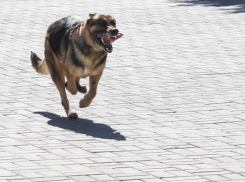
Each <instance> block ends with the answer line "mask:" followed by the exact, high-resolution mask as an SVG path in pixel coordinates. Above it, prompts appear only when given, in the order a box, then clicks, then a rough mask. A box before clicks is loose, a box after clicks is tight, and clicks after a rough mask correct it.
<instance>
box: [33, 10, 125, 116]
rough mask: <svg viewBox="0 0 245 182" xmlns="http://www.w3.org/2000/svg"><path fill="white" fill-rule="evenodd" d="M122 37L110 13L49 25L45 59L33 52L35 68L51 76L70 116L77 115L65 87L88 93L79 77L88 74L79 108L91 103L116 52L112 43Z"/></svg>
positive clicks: (70, 17)
mask: <svg viewBox="0 0 245 182" xmlns="http://www.w3.org/2000/svg"><path fill="white" fill-rule="evenodd" d="M122 36H123V34H121V33H119V30H118V29H117V28H116V20H115V19H114V18H113V17H112V16H110V15H101V14H89V18H88V19H87V20H86V21H81V20H80V19H79V18H76V17H74V16H69V17H65V18H62V19H60V20H58V21H56V22H54V23H53V24H51V25H50V26H49V28H48V30H47V33H46V36H45V44H44V47H45V51H44V54H45V58H44V59H43V60H41V59H40V58H39V57H38V56H37V55H36V54H35V53H33V52H31V63H32V66H33V68H34V69H35V70H36V71H37V72H38V73H40V74H50V75H51V78H52V80H53V82H54V83H55V85H56V87H57V89H58V91H59V93H60V96H61V104H62V105H63V107H64V109H65V111H66V114H67V117H68V118H69V119H76V118H78V116H77V114H76V113H74V112H72V109H71V106H70V104H69V100H68V98H67V95H66V89H67V90H68V91H69V92H70V93H71V94H73V95H75V94H77V92H81V93H84V94H85V93H86V92H87V89H86V87H85V86H81V85H80V84H79V80H80V78H86V77H89V91H88V93H87V94H86V95H85V96H84V98H83V99H82V100H81V101H80V108H84V107H87V106H89V105H90V103H91V102H92V100H93V99H94V97H95V96H96V90H97V86H98V83H99V80H100V78H101V75H102V73H103V70H104V68H105V65H106V58H107V53H111V52H112V51H113V47H112V43H113V42H114V41H115V40H117V39H119V38H121V37H122ZM65 77H66V80H67V81H66V82H65Z"/></svg>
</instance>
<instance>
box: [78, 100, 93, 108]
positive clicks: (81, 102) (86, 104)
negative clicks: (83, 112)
mask: <svg viewBox="0 0 245 182" xmlns="http://www.w3.org/2000/svg"><path fill="white" fill-rule="evenodd" d="M90 103H91V102H89V101H88V100H87V99H82V100H81V101H80V103H79V107H80V108H85V107H88V106H89V104H90Z"/></svg>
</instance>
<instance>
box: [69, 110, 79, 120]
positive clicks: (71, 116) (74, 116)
mask: <svg viewBox="0 0 245 182" xmlns="http://www.w3.org/2000/svg"><path fill="white" fill-rule="evenodd" d="M68 118H69V119H77V118H78V116H77V113H75V112H71V113H69V114H68Z"/></svg>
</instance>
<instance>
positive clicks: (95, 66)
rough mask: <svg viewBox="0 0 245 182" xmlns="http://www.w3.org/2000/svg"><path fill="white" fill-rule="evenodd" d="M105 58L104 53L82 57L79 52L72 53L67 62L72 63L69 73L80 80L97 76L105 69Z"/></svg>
mask: <svg viewBox="0 0 245 182" xmlns="http://www.w3.org/2000/svg"><path fill="white" fill-rule="evenodd" d="M106 58H107V54H106V53H103V54H91V55H90V56H84V55H83V54H81V52H80V51H74V55H71V57H70V61H69V62H70V63H72V64H71V69H70V70H69V72H70V73H71V74H73V75H74V76H76V77H80V78H86V77H88V76H95V75H98V74H100V73H101V72H102V71H103V69H104V68H105V63H106Z"/></svg>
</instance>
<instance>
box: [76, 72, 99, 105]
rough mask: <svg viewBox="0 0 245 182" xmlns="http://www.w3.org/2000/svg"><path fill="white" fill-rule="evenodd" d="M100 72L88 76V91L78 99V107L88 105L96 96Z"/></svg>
mask: <svg viewBox="0 0 245 182" xmlns="http://www.w3.org/2000/svg"><path fill="white" fill-rule="evenodd" d="M101 75H102V73H100V74H98V75H96V76H90V77H89V92H88V93H87V94H86V95H85V96H84V98H83V99H82V100H81V101H80V108H84V107H88V106H89V104H90V103H91V102H92V100H93V99H94V97H95V96H96V92H97V86H98V83H99V81H100V78H101Z"/></svg>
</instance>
